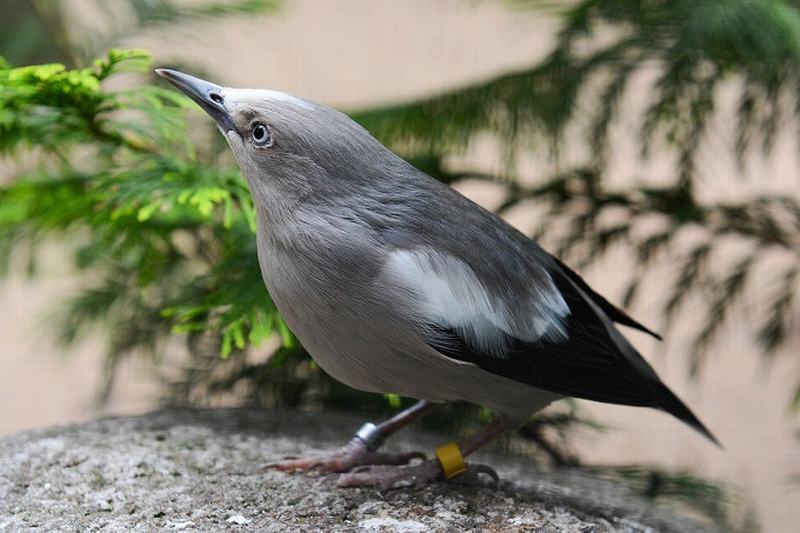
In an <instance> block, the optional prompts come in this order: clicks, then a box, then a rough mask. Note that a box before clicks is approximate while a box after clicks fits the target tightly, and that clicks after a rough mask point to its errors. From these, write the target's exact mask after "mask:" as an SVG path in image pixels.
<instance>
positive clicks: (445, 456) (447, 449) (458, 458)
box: [436, 442, 467, 479]
mask: <svg viewBox="0 0 800 533" xmlns="http://www.w3.org/2000/svg"><path fill="white" fill-rule="evenodd" d="M436 458H437V459H439V462H440V463H442V469H443V470H444V477H445V478H447V479H450V478H451V477H455V476H457V475H458V474H460V473H462V472H464V471H466V469H467V463H465V462H464V456H463V455H461V450H459V449H458V445H457V444H456V443H455V442H450V443H447V444H445V445H444V446H439V447H438V448H436Z"/></svg>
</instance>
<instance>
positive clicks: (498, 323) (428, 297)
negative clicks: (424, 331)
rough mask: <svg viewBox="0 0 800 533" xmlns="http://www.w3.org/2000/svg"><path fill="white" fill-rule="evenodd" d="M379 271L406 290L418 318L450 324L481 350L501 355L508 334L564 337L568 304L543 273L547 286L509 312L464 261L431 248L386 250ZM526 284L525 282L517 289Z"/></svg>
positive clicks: (528, 338)
mask: <svg viewBox="0 0 800 533" xmlns="http://www.w3.org/2000/svg"><path fill="white" fill-rule="evenodd" d="M384 269H385V270H384V274H385V275H386V277H387V280H389V281H390V282H391V283H393V284H396V285H398V286H399V287H400V288H402V289H404V290H406V291H409V292H411V293H412V294H413V295H414V301H413V302H412V305H414V306H415V307H416V309H417V312H418V313H419V314H420V315H421V316H419V317H417V318H419V319H421V320H423V321H433V322H434V323H436V324H439V325H442V326H445V327H449V328H453V329H454V330H455V331H457V332H458V333H459V334H460V335H462V336H464V337H465V338H466V339H469V340H470V341H471V342H470V344H471V345H472V346H473V347H474V348H476V349H478V350H481V351H484V352H485V353H489V354H491V355H494V356H497V357H502V356H503V355H504V349H505V348H506V344H507V342H508V340H509V339H508V337H507V336H505V335H502V332H504V333H506V334H507V335H510V336H512V337H515V338H518V339H520V340H523V341H528V342H533V341H537V340H540V339H542V340H551V341H560V340H564V339H566V338H567V332H566V328H565V326H564V322H563V319H564V317H566V316H567V315H569V307H568V306H567V303H566V302H565V301H564V298H563V297H562V296H561V293H560V292H559V291H558V289H556V287H555V285H553V284H552V281H551V280H549V279H548V281H549V282H550V285H551V286H552V290H550V291H548V292H547V293H543V292H542V291H537V292H536V293H533V294H531V295H530V296H529V298H528V303H527V305H526V306H525V311H524V312H522V313H519V314H523V315H524V316H511V313H510V311H509V309H508V306H507V304H506V302H504V301H503V300H502V298H501V297H498V296H495V295H492V294H490V293H489V291H488V290H487V289H486V287H485V286H484V285H483V283H481V281H480V280H479V279H478V277H477V276H476V275H475V272H474V271H473V270H472V269H471V268H470V267H469V265H467V264H466V263H464V262H463V261H461V260H459V259H457V258H455V257H452V256H447V255H443V254H439V253H437V252H434V251H432V250H414V251H410V250H398V251H395V252H392V253H391V254H390V255H389V258H388V260H387V261H386V264H385V266H384ZM526 289H527V290H530V289H531V288H530V287H524V288H521V290H526Z"/></svg>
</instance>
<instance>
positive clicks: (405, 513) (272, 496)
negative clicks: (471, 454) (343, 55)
mask: <svg viewBox="0 0 800 533" xmlns="http://www.w3.org/2000/svg"><path fill="white" fill-rule="evenodd" d="M360 422H361V421H360V420H357V419H355V418H353V417H350V416H346V415H340V414H326V415H324V416H321V415H314V414H301V413H293V412H287V411H278V412H268V411H256V410H239V409H237V410H201V411H194V410H167V411H159V412H155V413H151V414H148V415H144V416H140V417H131V418H109V419H103V420H98V421H96V422H92V423H89V424H85V425H78V426H68V427H58V428H52V429H47V430H42V431H35V432H29V433H22V434H18V435H12V436H8V437H4V438H2V439H0V531H17V530H22V529H28V528H38V530H40V531H42V530H44V531H51V530H59V531H99V530H103V531H154V530H161V531H222V530H225V531H275V532H279V531H364V532H376V533H379V532H388V531H397V532H405V533H416V532H423V531H442V532H445V531H546V532H550V531H553V532H555V531H580V532H605V531H630V532H634V531H700V530H702V527H701V525H700V524H698V523H696V522H693V521H692V520H691V519H690V518H687V517H682V516H680V515H677V514H674V513H673V512H671V511H670V510H668V509H665V508H660V507H657V506H653V504H652V502H645V501H643V500H641V499H638V498H636V497H635V496H633V495H631V494H630V493H629V492H628V491H627V490H626V489H625V488H624V487H623V486H621V485H619V484H617V483H615V482H612V481H609V480H605V479H599V478H595V477H592V476H589V475H587V474H585V473H582V472H580V471H577V470H560V471H553V472H541V471H538V470H537V469H536V468H535V467H534V466H533V465H531V464H530V462H529V461H525V460H524V459H522V458H518V457H513V456H512V457H509V456H506V455H495V454H489V453H485V454H483V455H478V456H477V457H476V459H477V460H478V461H479V462H484V463H488V464H491V465H492V466H494V467H495V468H496V469H497V471H498V472H499V473H500V475H501V477H502V478H503V482H502V483H501V484H500V486H499V487H492V486H489V485H486V486H465V485H462V484H456V483H438V484H434V485H431V486H427V487H423V488H406V489H400V490H394V491H390V492H388V493H386V494H383V495H381V494H378V493H376V492H375V491H374V490H368V489H339V488H337V487H336V486H335V483H336V476H335V475H328V476H316V475H310V474H284V473H280V472H274V471H269V472H266V473H264V472H260V471H259V468H258V467H259V465H261V464H263V463H264V462H267V461H272V460H276V459H280V458H282V457H284V456H286V455H292V454H298V453H307V452H312V453H313V452H320V451H323V450H330V449H333V448H335V447H337V446H339V445H341V444H343V443H344V442H345V441H346V440H347V439H348V438H349V437H350V436H351V435H352V433H353V431H354V430H355V429H356V428H358V426H359V425H360ZM442 441H443V437H442V436H437V435H430V434H425V433H412V432H404V433H401V434H400V435H398V436H397V438H396V439H394V440H393V441H390V442H391V444H392V446H393V447H394V448H395V449H413V447H414V446H416V447H418V448H419V449H421V450H432V449H433V447H434V446H435V445H437V444H441V443H442Z"/></svg>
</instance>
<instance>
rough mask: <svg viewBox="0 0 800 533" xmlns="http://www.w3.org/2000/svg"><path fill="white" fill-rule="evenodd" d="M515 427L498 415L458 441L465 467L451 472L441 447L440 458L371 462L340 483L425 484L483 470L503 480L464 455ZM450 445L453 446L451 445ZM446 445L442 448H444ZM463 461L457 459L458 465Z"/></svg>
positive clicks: (378, 485)
mask: <svg viewBox="0 0 800 533" xmlns="http://www.w3.org/2000/svg"><path fill="white" fill-rule="evenodd" d="M510 428H511V421H510V420H509V418H508V417H505V416H498V417H496V418H495V419H494V420H493V421H492V422H490V423H489V424H487V425H486V426H484V427H483V428H481V429H480V430H478V432H476V433H475V434H473V435H471V436H469V437H467V438H466V439H464V440H463V441H461V442H460V443H459V444H457V448H456V452H458V451H460V457H458V459H460V464H461V465H462V466H463V468H464V469H457V470H456V471H453V470H452V469H450V468H448V470H450V471H449V472H446V471H445V467H444V466H443V462H444V460H443V459H440V457H442V456H441V455H439V453H438V451H437V456H438V457H437V458H435V459H428V460H427V461H423V462H422V463H419V464H414V465H405V466H385V465H381V466H368V467H364V468H363V469H358V471H355V472H351V473H348V474H343V475H342V476H341V477H340V478H339V486H340V487H376V488H378V490H388V489H392V488H398V487H402V486H408V485H422V484H425V483H430V482H431V481H435V480H437V479H444V478H447V479H449V478H451V477H455V476H457V475H458V476H468V477H472V478H475V477H477V476H479V475H480V474H486V475H488V476H490V477H491V478H493V479H494V480H495V481H498V480H499V477H498V476H497V473H496V472H495V471H494V470H492V469H491V468H489V467H488V466H485V465H480V464H471V463H464V462H463V457H465V456H467V455H469V454H471V453H472V452H474V451H475V450H477V449H479V448H481V447H482V446H484V445H486V444H487V443H488V442H490V441H491V440H493V439H494V438H496V437H497V436H498V435H500V434H502V433H504V432H505V431H507V430H508V429H510ZM447 447H450V446H447ZM443 448H446V447H445V446H443V447H442V448H439V450H442V449H443ZM458 464H459V461H458V460H457V461H456V466H458Z"/></svg>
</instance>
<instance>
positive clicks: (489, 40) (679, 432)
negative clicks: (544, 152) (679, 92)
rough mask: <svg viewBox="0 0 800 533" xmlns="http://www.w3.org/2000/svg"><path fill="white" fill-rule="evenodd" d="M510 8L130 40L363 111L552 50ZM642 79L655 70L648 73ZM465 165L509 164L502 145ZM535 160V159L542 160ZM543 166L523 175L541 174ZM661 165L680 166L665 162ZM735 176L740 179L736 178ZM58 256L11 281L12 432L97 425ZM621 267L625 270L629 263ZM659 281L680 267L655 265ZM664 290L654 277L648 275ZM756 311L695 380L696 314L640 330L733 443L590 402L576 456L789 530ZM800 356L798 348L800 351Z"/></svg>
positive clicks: (415, 10)
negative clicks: (638, 467) (668, 480)
mask: <svg viewBox="0 0 800 533" xmlns="http://www.w3.org/2000/svg"><path fill="white" fill-rule="evenodd" d="M501 4H502V2H499V1H498V2H471V1H468V0H447V1H438V2H430V1H422V0H416V1H406V2H395V1H389V0H381V1H371V0H359V1H356V0H353V1H347V0H336V1H333V0H329V1H311V0H304V1H294V2H291V1H290V2H288V6H287V8H286V9H285V10H284V12H283V13H282V14H280V15H279V16H272V17H270V16H259V17H248V18H244V19H240V20H228V21H225V22H224V23H223V24H217V23H215V22H212V21H206V22H203V23H197V24H193V25H191V26H189V27H186V28H182V29H179V30H174V31H171V32H170V34H169V35H164V34H163V33H159V34H153V35H146V36H142V37H137V38H135V39H131V40H130V42H129V43H127V44H130V45H136V46H143V47H146V48H150V49H152V50H155V51H156V52H157V55H158V56H159V57H162V58H173V57H175V58H180V59H181V60H182V61H188V62H194V63H196V64H198V65H202V66H204V67H206V68H207V69H208V71H210V72H213V73H215V76H216V78H217V79H218V80H219V81H220V82H221V83H223V84H229V85H236V86H252V87H271V88H275V89H282V90H285V91H288V92H292V93H295V94H298V95H302V96H306V97H309V98H312V99H316V100H320V101H322V102H325V103H328V104H332V105H336V106H341V107H345V108H352V107H354V106H362V105H365V104H372V103H379V102H391V101H395V100H398V99H407V98H413V97H415V96H419V95H424V94H427V93H429V92H430V91H435V90H441V89H444V88H447V87H450V86H453V85H457V84H460V83H464V82H466V81H471V80H481V79H484V78H486V77H489V76H492V75H493V74H495V73H498V72H502V71H504V70H507V69H509V68H515V67H520V66H524V65H527V64H530V62H531V61H533V60H536V59H537V58H541V57H542V56H543V55H544V54H545V53H546V52H547V44H548V43H549V42H550V39H551V35H552V31H553V28H554V27H555V26H554V25H553V23H552V21H548V20H546V19H543V18H541V17H537V16H535V15H534V14H532V13H527V12H513V11H505V10H504V9H502V8H501V7H500V6H501ZM645 77H646V75H645ZM642 87H643V85H641V86H636V87H634V90H633V91H632V94H631V95H630V98H631V99H632V102H637V101H638V102H640V103H641V102H642V101H644V97H645V92H644V90H643V89H642ZM634 126H635V124H633V123H631V122H629V121H627V119H626V120H623V121H621V123H620V124H618V125H617V127H616V130H615V131H617V135H618V139H617V142H615V144H614V146H615V147H616V155H615V159H614V165H615V167H614V168H615V169H616V172H615V175H616V179H618V180H620V181H622V182H624V181H625V180H630V179H632V178H631V176H632V175H633V174H635V173H636V172H637V171H639V170H641V168H640V167H639V163H638V162H637V161H636V158H635V156H634V154H635V148H634V145H633V143H632V142H631V131H632V129H633V127H634ZM721 129H722V130H723V131H722V133H721V134H720V136H719V137H718V138H715V139H712V140H711V142H710V143H709V147H708V148H707V149H705V153H706V156H705V158H704V162H703V164H702V165H701V168H702V172H703V174H704V175H705V176H706V178H707V179H706V180H705V181H704V182H703V184H702V187H703V189H704V191H706V193H707V194H710V195H714V196H729V195H731V194H736V195H741V194H752V192H753V191H756V190H761V189H763V188H765V187H766V188H772V189H774V188H783V189H786V190H791V191H792V192H793V193H795V194H796V193H797V191H798V185H797V183H798V182H797V175H796V171H797V168H798V165H797V161H796V159H795V153H794V150H793V147H792V145H791V144H787V143H783V144H781V146H780V148H779V150H778V153H777V155H776V159H773V160H772V161H771V162H768V163H763V162H755V163H754V164H753V165H752V168H751V171H752V173H753V174H754V175H756V176H757V175H761V174H762V173H764V172H770V173H773V174H774V173H778V174H780V177H779V179H777V180H764V179H760V180H758V179H749V180H745V181H742V178H740V177H736V178H735V179H734V178H731V177H726V176H730V175H731V174H732V173H733V172H734V171H733V167H732V165H731V164H730V161H729V160H726V159H725V157H724V154H725V152H726V149H725V143H726V142H728V139H727V138H726V137H725V131H724V130H725V128H721ZM453 164H454V165H465V166H470V167H488V168H492V167H494V166H496V165H497V158H496V151H495V150H494V149H493V147H492V146H491V143H490V142H485V143H482V144H481V145H480V146H478V147H476V149H475V150H474V151H473V152H472V155H470V157H469V158H463V159H462V160H461V161H454V162H453ZM537 165H538V166H537ZM540 165H544V163H542V162H529V164H528V166H526V167H523V168H522V171H523V172H524V173H525V174H526V175H529V176H536V175H537V174H538V175H541V174H542V171H541V166H540ZM649 170H650V171H653V172H655V173H656V174H659V173H660V174H662V175H669V172H668V161H657V162H655V163H653V164H651V166H650V168H649ZM732 185H733V186H732ZM464 190H466V191H467V192H468V193H469V194H470V195H473V196H475V197H476V198H477V199H478V200H479V201H483V202H485V203H491V202H492V201H493V200H496V198H497V191H496V190H489V189H487V188H485V187H481V186H464ZM512 219H513V222H514V223H515V224H517V225H519V226H520V227H523V228H529V227H531V226H532V225H533V224H535V223H536V220H535V219H533V218H532V215H531V213H529V212H523V211H517V212H515V213H514V214H513V217H512ZM60 264H63V253H59V252H58V251H57V250H56V251H54V252H53V260H52V261H51V262H50V266H49V268H47V269H46V271H45V273H44V275H43V276H42V277H40V278H37V279H36V280H34V281H26V280H25V279H24V278H22V277H20V276H15V277H13V278H12V279H10V280H7V281H4V282H2V284H0V309H2V311H3V313H2V319H0V335H1V336H2V338H3V341H4V342H3V344H2V347H0V432H11V431H16V430H21V429H26V428H31V427H40V426H44V425H49V424H54V423H66V422H72V421H78V420H85V419H87V418H90V417H93V416H95V415H96V414H97V412H98V410H97V408H96V407H95V406H93V404H92V399H93V393H94V392H95V390H96V389H95V387H96V385H97V383H98V375H99V361H100V354H101V350H102V342H100V341H99V340H97V339H90V340H89V341H87V342H86V343H84V344H83V345H82V346H81V347H80V349H78V350H76V351H75V353H73V354H71V356H69V357H66V356H62V355H60V354H59V351H58V350H57V349H54V348H53V344H52V341H51V339H50V338H49V337H48V335H47V322H46V321H43V320H42V316H43V314H44V313H46V312H47V311H48V310H50V309H52V307H53V305H54V303H56V302H58V301H61V300H62V299H63V297H64V296H65V295H67V294H69V293H70V291H73V290H75V288H76V287H77V286H79V284H80V282H81V281H80V279H76V278H75V277H74V276H73V275H72V274H71V273H70V271H69V270H68V269H67V268H65V267H59V266H58V265H60ZM626 264H627V263H626V258H625V257H624V254H623V255H619V256H616V257H612V258H609V260H607V261H605V262H603V263H602V264H599V265H596V266H595V267H593V268H592V269H591V270H590V271H588V272H586V275H587V278H588V279H589V281H590V282H592V283H593V284H594V285H595V286H596V287H597V288H598V289H600V290H601V292H605V293H607V294H608V295H610V296H618V295H619V288H620V287H621V285H622V282H623V281H624V279H625V275H626V272H625V268H624V265H626ZM620 265H622V266H623V267H620ZM656 270H657V272H656V273H655V274H654V279H657V278H658V277H659V276H661V275H662V274H664V273H666V272H667V271H668V265H664V267H663V272H660V270H659V269H656ZM651 285H653V287H652V288H651V290H653V291H658V284H657V283H656V284H651ZM634 311H635V312H636V314H637V316H639V317H641V318H642V319H643V320H644V321H645V323H650V324H656V325H657V320H656V319H657V314H656V313H655V311H654V310H653V309H651V308H649V307H648V306H647V305H640V306H639V307H638V308H637V309H635V310H634ZM751 312H752V310H751V309H749V308H747V307H746V304H745V306H744V307H743V308H740V309H738V310H736V311H735V312H734V313H733V315H732V318H731V320H730V323H729V324H727V325H726V326H725V328H724V333H723V335H722V336H721V340H720V342H719V343H717V345H715V346H714V348H713V349H712V350H711V352H710V353H709V358H708V360H709V362H708V365H707V366H706V368H705V373H704V374H703V377H702V379H701V380H700V381H699V382H690V381H689V380H688V379H687V378H686V376H685V368H686V360H687V350H688V348H687V346H686V342H687V335H686V333H687V332H688V331H691V327H692V325H693V317H692V316H685V317H682V322H683V325H682V326H681V327H679V328H678V331H677V333H676V334H674V335H672V336H670V338H668V339H667V342H666V343H664V344H662V345H658V344H657V343H656V342H655V341H652V340H650V339H648V338H646V337H644V336H641V335H638V334H635V333H631V334H630V337H631V338H632V339H633V340H634V341H635V343H636V345H637V346H638V347H639V348H640V349H641V350H642V352H643V353H644V354H646V356H647V357H648V359H649V360H650V361H651V362H652V363H653V364H654V366H655V367H656V368H657V370H658V371H659V372H660V373H661V375H662V376H663V377H664V378H665V380H666V381H667V382H668V383H669V384H670V385H672V386H673V387H674V389H675V390H676V392H677V393H679V394H680V395H681V396H682V397H683V398H684V399H685V400H686V401H687V403H689V405H691V406H692V407H693V408H694V409H695V410H696V411H697V412H698V413H699V414H700V415H701V418H702V419H703V420H704V421H705V422H706V423H707V424H708V425H709V427H711V428H712V429H713V430H714V431H715V432H716V433H717V435H718V436H719V437H720V439H721V440H722V441H723V443H724V444H725V446H726V449H725V451H720V450H717V449H715V448H714V447H713V446H710V445H709V444H708V443H706V442H705V441H704V440H703V439H701V438H700V437H698V436H697V435H696V434H694V433H693V432H691V431H690V430H688V429H687V428H685V427H684V426H682V425H680V424H679V423H678V422H676V421H675V420H673V419H671V418H669V417H668V416H666V415H663V414H661V413H658V412H654V411H650V410H637V409H633V408H624V407H613V406H605V405H597V404H592V405H590V406H589V408H590V410H591V412H592V413H594V414H596V415H597V417H598V418H599V419H600V420H602V421H604V422H607V423H608V424H609V425H611V426H613V427H614V428H615V430H614V431H611V432H609V433H608V434H607V435H605V436H597V435H594V434H591V435H590V434H585V435H584V434H582V435H580V436H579V437H578V438H577V439H576V443H577V445H578V448H579V451H580V455H581V456H582V457H584V458H586V459H587V460H589V461H597V462H603V463H631V462H636V463H648V464H654V465H662V466H668V467H673V468H689V469H691V470H694V471H697V472H699V473H702V474H704V475H709V476H712V477H716V478H720V479H724V480H727V481H730V482H733V483H736V484H737V485H738V486H740V487H741V488H742V489H743V490H744V491H745V492H746V493H747V494H748V495H749V497H750V498H751V499H752V501H753V502H754V503H755V505H756V507H757V509H758V512H759V514H760V519H761V522H762V524H763V525H764V526H766V530H768V531H790V530H792V529H794V527H795V526H796V525H797V523H798V522H800V505H798V504H800V491H799V490H798V489H800V487H798V486H797V485H795V486H794V487H793V486H792V485H790V484H789V483H788V477H789V476H790V475H791V474H797V473H800V443H798V442H797V440H796V436H795V432H796V431H797V427H798V420H797V418H796V417H795V418H792V417H791V416H790V415H789V414H788V413H787V412H786V410H785V407H786V406H787V403H788V400H789V397H790V394H791V391H792V387H793V385H794V382H795V380H796V378H797V376H798V375H800V369H798V365H797V363H796V361H792V358H790V357H786V356H787V355H789V354H796V353H797V352H798V350H799V349H800V344H798V340H797V339H796V340H795V342H793V343H792V344H791V345H790V346H787V347H786V348H785V349H784V350H783V352H784V353H782V354H781V355H783V356H784V357H779V358H778V360H777V362H776V363H775V364H774V365H773V366H772V367H771V368H765V367H764V366H762V365H761V364H760V361H759V360H758V357H757V356H756V353H757V349H756V348H755V347H754V346H753V344H752V343H751V341H750V338H749V335H748V334H747V331H748V329H747V323H748V318H749V315H750V313H751ZM795 359H796V358H795ZM122 375H123V379H121V380H120V389H119V390H118V391H117V392H116V393H115V395H114V397H113V398H112V402H111V404H110V406H108V407H107V408H106V411H111V412H135V411H140V410H145V409H148V408H150V407H151V406H153V405H154V401H155V398H156V393H157V391H156V388H155V386H154V381H155V380H154V377H153V376H152V375H150V374H149V373H148V371H147V369H146V368H143V367H142V366H140V365H128V366H126V367H125V368H124V369H123V372H122Z"/></svg>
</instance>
